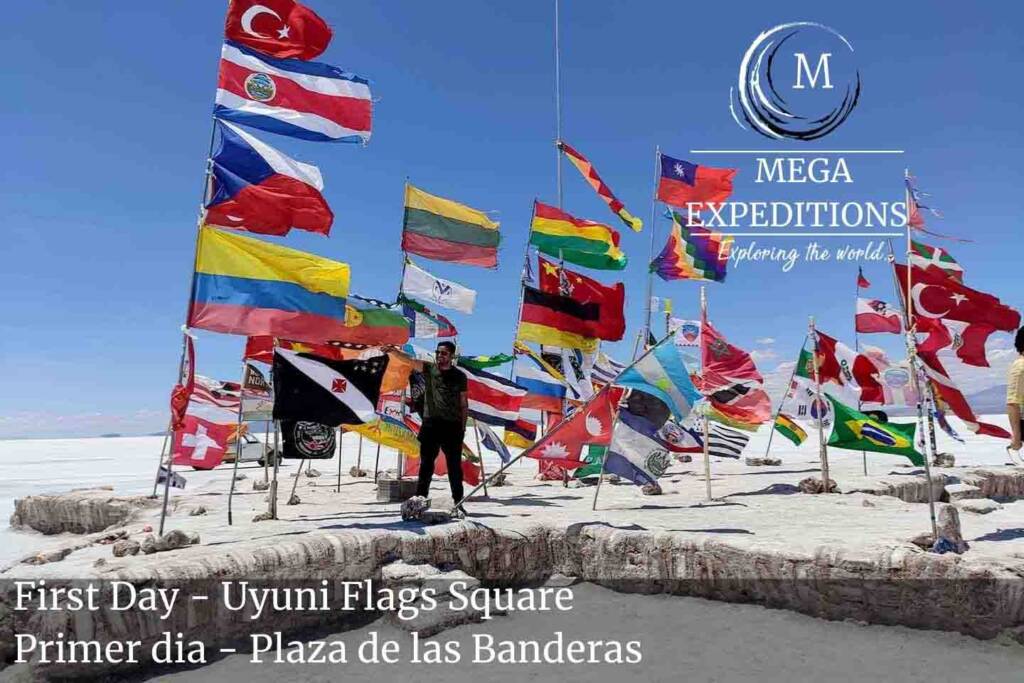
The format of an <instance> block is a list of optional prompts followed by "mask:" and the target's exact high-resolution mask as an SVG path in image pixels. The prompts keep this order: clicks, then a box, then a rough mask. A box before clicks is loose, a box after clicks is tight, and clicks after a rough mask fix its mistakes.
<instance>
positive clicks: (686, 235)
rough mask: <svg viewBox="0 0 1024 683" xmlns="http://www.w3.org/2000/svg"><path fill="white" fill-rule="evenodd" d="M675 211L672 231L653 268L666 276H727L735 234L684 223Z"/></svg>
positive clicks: (722, 277)
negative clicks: (726, 233) (733, 235)
mask: <svg viewBox="0 0 1024 683" xmlns="http://www.w3.org/2000/svg"><path fill="white" fill-rule="evenodd" d="M685 222H686V219H683V218H681V217H680V216H679V215H678V214H673V218H672V232H671V233H670V234H669V237H668V241H667V242H666V243H665V246H664V247H663V248H662V250H661V253H659V254H658V255H657V256H656V257H655V258H654V260H653V261H651V265H650V271H651V272H652V273H657V275H658V277H660V278H661V279H662V280H711V281H713V282H722V281H724V280H725V276H726V269H727V267H728V265H729V254H730V253H731V252H732V245H733V238H732V236H731V235H725V234H723V233H720V232H712V231H711V230H708V229H707V228H704V227H702V226H699V225H690V226H687V225H684V223H685Z"/></svg>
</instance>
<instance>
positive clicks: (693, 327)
mask: <svg viewBox="0 0 1024 683" xmlns="http://www.w3.org/2000/svg"><path fill="white" fill-rule="evenodd" d="M679 329H680V334H682V335H683V339H684V340H686V343H687V344H696V343H697V338H698V337H700V325H698V324H697V323H683V326H682V327H680V328H679Z"/></svg>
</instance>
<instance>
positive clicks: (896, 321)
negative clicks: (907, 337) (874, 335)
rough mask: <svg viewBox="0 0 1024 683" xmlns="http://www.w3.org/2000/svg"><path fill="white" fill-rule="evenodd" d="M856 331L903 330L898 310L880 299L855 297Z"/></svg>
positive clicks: (894, 332)
mask: <svg viewBox="0 0 1024 683" xmlns="http://www.w3.org/2000/svg"><path fill="white" fill-rule="evenodd" d="M854 323H855V325H856V330H857V332H866V333H871V332H892V333H893V334H899V333H900V332H902V331H903V323H902V321H901V318H900V312H899V311H898V310H896V309H895V308H893V307H892V306H890V305H889V304H887V303H885V302H884V301H881V300H880V299H865V298H863V297H857V314H856V317H855V318H854Z"/></svg>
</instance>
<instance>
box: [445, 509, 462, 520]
mask: <svg viewBox="0 0 1024 683" xmlns="http://www.w3.org/2000/svg"><path fill="white" fill-rule="evenodd" d="M448 514H449V515H451V518H452V519H465V518H466V511H465V510H463V509H462V508H452V509H451V510H450V511H449V512H448Z"/></svg>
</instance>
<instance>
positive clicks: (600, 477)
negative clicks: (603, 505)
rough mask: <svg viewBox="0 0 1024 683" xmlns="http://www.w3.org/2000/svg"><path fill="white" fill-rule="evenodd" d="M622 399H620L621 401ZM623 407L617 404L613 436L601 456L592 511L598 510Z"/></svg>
mask: <svg viewBox="0 0 1024 683" xmlns="http://www.w3.org/2000/svg"><path fill="white" fill-rule="evenodd" d="M621 402H622V400H621V399H620V400H619V403H621ZM620 410H621V408H620V407H619V406H615V418H614V419H613V420H612V426H611V436H610V437H609V438H608V445H607V446H605V449H604V454H603V455H602V456H601V471H600V472H598V473H597V488H596V489H594V504H593V505H592V506H591V508H590V509H591V511H592V512H597V496H598V495H599V494H600V493H601V481H602V480H603V479H604V466H605V464H606V463H607V462H608V451H610V450H611V447H612V441H613V440H614V439H615V426H616V425H617V424H618V423H619V411H620Z"/></svg>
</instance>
